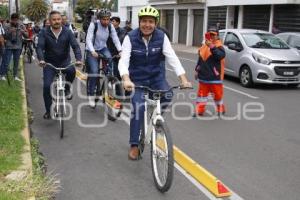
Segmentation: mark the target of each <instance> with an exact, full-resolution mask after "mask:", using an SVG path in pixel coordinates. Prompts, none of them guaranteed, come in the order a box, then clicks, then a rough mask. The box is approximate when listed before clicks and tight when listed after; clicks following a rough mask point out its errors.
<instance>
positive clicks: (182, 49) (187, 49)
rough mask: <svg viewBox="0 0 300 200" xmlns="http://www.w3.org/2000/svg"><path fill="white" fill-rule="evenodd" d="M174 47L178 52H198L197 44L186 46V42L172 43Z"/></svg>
mask: <svg viewBox="0 0 300 200" xmlns="http://www.w3.org/2000/svg"><path fill="white" fill-rule="evenodd" d="M172 47H173V48H174V50H175V51H178V52H184V53H191V54H197V53H198V47H195V46H186V45H184V44H177V43H172Z"/></svg>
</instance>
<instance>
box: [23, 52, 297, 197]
mask: <svg viewBox="0 0 300 200" xmlns="http://www.w3.org/2000/svg"><path fill="white" fill-rule="evenodd" d="M178 55H179V56H180V58H181V61H182V64H183V65H184V67H185V69H186V71H187V74H188V76H189V78H190V79H191V80H192V78H193V75H192V73H193V70H194V66H195V61H194V60H196V56H195V55H193V54H187V53H180V52H178ZM25 72H26V84H27V89H28V91H29V96H28V101H29V105H30V107H31V109H32V110H33V113H34V122H33V124H32V127H31V128H32V131H33V135H34V136H35V137H37V138H38V139H39V140H40V144H41V147H40V148H41V151H42V152H43V153H44V155H45V157H46V159H47V160H46V162H47V165H48V172H49V173H52V174H57V175H58V178H59V179H60V181H61V185H62V190H61V192H60V193H59V194H58V195H57V199H59V200H60V199H61V200H82V199H85V200H88V199H91V200H98V199H109V200H110V199H118V200H119V199H124V200H125V199H126V200H127V199H128V200H129V199H133V200H139V199H145V200H146V199H149V200H150V199H151V200H152V199H172V200H174V199H178V200H182V199H188V200H193V199H198V200H199V199H201V200H207V199H209V197H207V196H206V195H205V194H204V193H203V192H202V191H200V190H199V189H198V188H197V187H195V186H194V185H193V184H192V183H191V182H190V181H189V180H188V179H187V178H186V177H185V176H183V175H182V174H181V173H180V172H179V171H177V170H175V176H174V182H173V186H172V188H171V189H170V191H169V192H168V193H166V194H160V193H159V192H158V191H157V190H156V188H155V186H154V183H153V178H152V174H151V163H150V159H149V158H150V155H149V149H147V150H146V152H145V155H144V159H143V160H141V161H138V162H132V161H128V159H127V152H128V137H129V127H128V124H127V123H125V121H124V120H118V121H116V122H108V123H107V124H106V126H104V127H93V125H99V124H101V123H102V122H104V121H105V117H104V114H103V108H101V107H100V106H98V107H97V109H90V108H89V107H88V106H87V100H86V99H85V98H84V96H82V95H78V94H80V93H83V94H85V93H84V84H83V83H82V81H79V80H76V81H75V83H74V88H75V90H74V91H75V92H74V97H73V100H72V101H70V103H71V105H72V110H73V115H72V117H71V119H70V120H69V121H67V122H66V127H65V130H66V136H65V138H64V139H63V140H60V139H59V134H58V123H57V122H56V121H52V120H50V121H47V120H44V119H43V118H42V116H43V114H44V105H43V98H42V71H41V69H40V68H39V67H37V66H36V65H34V64H31V65H28V64H26V65H25ZM167 76H168V80H169V83H170V84H171V85H173V84H176V83H177V77H176V76H175V74H174V72H172V70H171V69H169V70H168V73H167ZM194 83H195V89H194V90H186V91H176V92H175V97H174V104H173V111H172V112H167V114H166V117H167V121H168V126H169V128H170V129H171V131H172V136H173V141H174V144H175V145H176V146H177V147H179V148H180V149H181V150H182V151H184V152H185V153H186V154H187V155H189V156H190V157H191V158H193V159H194V160H195V161H196V162H198V163H199V164H200V165H201V166H203V167H204V168H206V169H207V170H208V171H210V172H211V173H212V174H214V175H215V176H216V177H218V178H219V179H220V180H222V182H223V183H225V184H226V185H227V186H228V187H229V188H230V189H232V190H233V191H234V192H235V193H237V194H238V195H239V196H240V197H241V198H243V199H247V200H282V199H284V200H296V199H299V188H300V170H299V169H300V134H299V124H300V123H299V122H300V118H299V115H300V107H299V106H298V103H299V99H300V93H299V91H300V88H297V89H290V88H287V87H285V86H263V85H260V86H257V87H256V88H254V89H246V88H242V87H241V86H240V85H239V83H238V81H237V80H235V79H226V80H225V96H224V101H225V104H226V107H227V113H226V116H225V117H224V118H223V119H218V118H215V117H214V116H215V114H214V109H213V106H212V105H213V104H212V105H210V106H208V112H207V113H206V115H205V116H204V117H200V118H192V117H191V115H192V114H191V105H192V103H193V102H194V98H195V94H196V88H197V87H196V82H195V81H194Z"/></svg>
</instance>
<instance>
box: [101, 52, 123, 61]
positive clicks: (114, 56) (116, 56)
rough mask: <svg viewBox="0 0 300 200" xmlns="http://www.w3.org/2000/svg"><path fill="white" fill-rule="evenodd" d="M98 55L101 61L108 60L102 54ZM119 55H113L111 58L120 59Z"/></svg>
mask: <svg viewBox="0 0 300 200" xmlns="http://www.w3.org/2000/svg"><path fill="white" fill-rule="evenodd" d="M97 54H98V58H99V59H104V60H107V57H105V56H104V55H103V54H102V53H97ZM118 57H119V55H118V54H116V55H113V56H112V57H111V58H112V59H114V58H118Z"/></svg>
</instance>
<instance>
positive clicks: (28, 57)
mask: <svg viewBox="0 0 300 200" xmlns="http://www.w3.org/2000/svg"><path fill="white" fill-rule="evenodd" d="M26 56H27V61H28V63H31V62H32V54H31V52H30V49H27V52H26Z"/></svg>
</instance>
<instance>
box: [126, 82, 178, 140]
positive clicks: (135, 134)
mask: <svg viewBox="0 0 300 200" xmlns="http://www.w3.org/2000/svg"><path fill="white" fill-rule="evenodd" d="M134 84H135V85H143V86H148V87H150V88H151V89H155V90H167V89H169V88H170V87H169V85H168V83H167V81H166V80H160V81H144V82H140V83H134ZM152 95H153V94H149V96H150V97H151V96H152ZM172 96H173V92H172V91H170V93H167V94H165V95H164V96H163V97H162V98H161V101H160V102H161V106H162V109H166V108H167V106H168V105H169V103H170V102H171V101H172ZM131 104H132V110H131V121H130V139H129V143H130V144H131V145H138V143H139V134H140V130H141V123H142V122H143V120H144V112H145V98H144V90H140V89H136V90H135V91H134V95H133V97H132V99H131Z"/></svg>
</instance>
